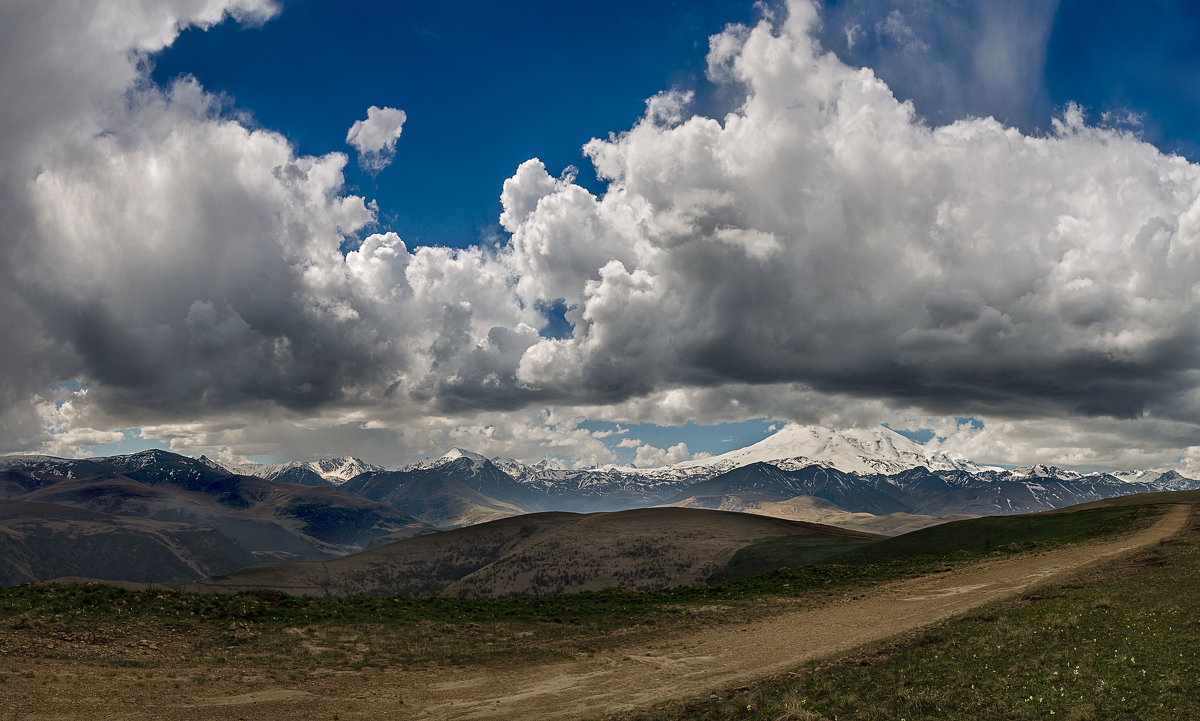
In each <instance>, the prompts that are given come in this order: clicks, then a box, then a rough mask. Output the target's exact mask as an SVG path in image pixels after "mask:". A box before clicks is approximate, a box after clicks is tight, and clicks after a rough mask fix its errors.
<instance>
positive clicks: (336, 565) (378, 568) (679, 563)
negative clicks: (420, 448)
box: [188, 508, 880, 597]
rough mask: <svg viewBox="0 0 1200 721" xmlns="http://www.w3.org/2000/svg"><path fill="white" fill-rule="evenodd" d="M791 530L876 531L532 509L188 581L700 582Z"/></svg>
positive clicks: (331, 588) (575, 586)
mask: <svg viewBox="0 0 1200 721" xmlns="http://www.w3.org/2000/svg"><path fill="white" fill-rule="evenodd" d="M768 537H788V538H792V539H794V540H795V542H796V543H799V544H801V545H806V546H810V547H812V548H814V549H815V548H819V549H822V550H821V552H822V553H825V554H827V553H832V552H834V551H835V550H839V551H844V550H849V549H851V548H855V547H858V546H860V545H863V544H864V543H867V542H869V541H872V540H875V539H878V538H880V537H879V536H875V535H872V534H866V533H861V532H857V531H849V530H844V529H838V528H833V527H829V526H819V525H816V524H810V523H802V522H798V521H786V520H781V519H775V518H768V517H764V516H755V515H749V514H739V513H726V512H723V511H708V510H699V509H685V508H646V509H636V510H630V511H620V512H615V513H595V514H587V515H578V514H572V513H561V512H559V513H535V514H531V515H525V516H520V517H515V518H505V519H501V520H497V521H491V522H489V523H483V524H480V525H477V526H471V527H468V528H460V529H456V530H453V531H446V532H443V533H438V534H434V535H429V536H421V537H417V538H412V539H408V540H405V541H399V542H396V543H392V544H389V545H387V546H383V547H380V548H377V549H373V550H370V551H367V552H365V553H360V554H357V555H354V556H348V557H345V558H340V559H335V560H331V561H325V562H321V563H288V564H278V563H277V564H267V565H263V566H257V567H254V568H248V569H243V570H241V571H238V572H236V573H232V574H228V575H225V576H218V577H214V578H209V579H204V580H203V581H199V582H197V583H194V584H191V585H189V586H188V589H189V590H196V591H204V592H236V591H240V590H246V589H263V588H266V589H276V590H281V591H285V592H288V593H294V594H301V595H329V596H343V595H351V594H366V595H385V594H386V595H393V594H394V595H412V596H421V595H452V596H467V597H503V596H511V595H549V594H555V593H567V592H573V591H583V590H594V589H600V588H606V587H610V586H625V587H629V588H639V589H658V588H665V587H668V586H677V585H682V584H696V583H703V582H705V581H706V580H707V579H709V578H710V577H712V576H713V575H714V574H717V573H720V572H722V571H724V570H725V569H726V567H727V566H728V565H729V562H730V559H731V558H733V556H734V554H735V553H736V552H737V551H738V550H739V549H741V548H743V547H745V546H747V545H750V544H752V543H754V542H755V541H758V540H760V539H763V538H768Z"/></svg>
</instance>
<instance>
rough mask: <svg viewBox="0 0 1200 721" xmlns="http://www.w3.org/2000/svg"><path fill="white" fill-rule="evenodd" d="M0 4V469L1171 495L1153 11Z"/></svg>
mask: <svg viewBox="0 0 1200 721" xmlns="http://www.w3.org/2000/svg"><path fill="white" fill-rule="evenodd" d="M567 5H569V7H564V6H563V4H561V3H550V2H527V3H516V4H505V5H498V4H496V3H482V2H467V3H460V4H455V5H454V6H453V7H450V6H445V4H424V3H423V4H418V3H410V2H394V3H383V2H359V1H357V0H356V1H348V2H341V3H327V2H319V1H318V0H296V1H295V2H283V3H275V2H272V1H271V0H162V1H161V2H150V1H138V2H135V1H134V0H98V1H94V2H83V1H82V0H79V1H76V2H72V1H69V0H62V1H59V2H47V3H6V4H5V5H4V6H3V7H0V55H2V57H3V62H2V63H0V97H2V98H3V99H4V102H2V103H0V253H2V254H3V260H2V262H0V313H3V315H4V318H5V322H4V323H3V324H0V344H3V347H4V348H5V349H6V353H5V354H4V355H3V357H2V359H0V452H40V453H50V454H54V455H68V456H70V455H89V454H106V453H113V452H126V451H132V450H137V449H140V448H145V447H160V448H169V449H171V450H175V451H178V452H183V453H192V454H199V453H205V454H207V455H209V456H211V457H215V458H218V459H224V460H228V461H236V460H238V459H241V458H254V459H270V460H282V459H289V458H308V457H315V456H330V455H358V456H361V457H363V458H365V459H367V460H369V461H373V462H377V463H383V464H399V463H404V462H406V461H410V460H414V459H416V458H420V457H423V456H428V455H437V454H440V453H441V452H442V451H444V450H445V449H447V448H449V447H452V446H461V447H465V448H470V449H473V450H476V451H479V452H483V453H486V454H489V455H502V456H511V457H516V458H519V459H522V460H526V461H536V460H539V459H541V458H545V457H557V458H560V459H564V460H567V461H569V462H575V463H579V464H583V465H591V464H602V463H612V462H620V463H629V462H634V463H637V464H638V465H642V466H648V465H660V464H662V463H668V462H674V461H680V460H687V459H689V458H693V457H697V456H698V455H702V454H704V453H712V454H716V453H720V452H723V451H726V450H730V449H732V448H736V447H739V446H742V445H745V444H747V443H750V442H753V441H755V440H758V439H760V438H762V437H763V436H765V435H766V434H768V433H770V432H771V430H772V429H773V428H777V427H778V426H779V424H781V423H785V422H800V423H819V424H824V425H829V426H832V427H847V426H864V425H868V426H869V425H875V424H879V423H886V424H887V425H888V426H889V427H891V428H895V429H899V430H903V431H905V432H907V433H908V434H909V435H910V436H912V437H915V438H918V439H920V440H922V441H924V442H926V443H927V444H931V445H936V446H938V447H939V450H943V451H945V452H948V453H952V454H955V455H960V456H964V457H968V458H971V459H974V460H976V461H979V462H983V463H997V464H1012V465H1016V464H1023V463H1033V462H1040V463H1055V464H1059V465H1064V466H1071V467H1078V468H1088V469H1091V468H1097V469H1099V468H1148V467H1154V468H1165V467H1173V468H1178V469H1180V470H1181V471H1183V472H1185V473H1186V472H1192V473H1200V391H1198V388H1200V286H1198V285H1197V283H1196V281H1197V279H1198V278H1200V257H1198V256H1200V202H1198V198H1200V166H1197V165H1196V161H1198V160H1200V128H1198V127H1197V126H1196V124H1195V123H1194V122H1193V119H1194V118H1195V117H1197V115H1198V112H1200V63H1197V62H1196V60H1197V58H1196V57H1195V55H1196V54H1197V53H1198V52H1200V51H1198V50H1197V48H1200V43H1197V42H1196V40H1197V38H1196V37H1195V35H1196V33H1197V31H1198V30H1200V9H1197V8H1195V7H1194V6H1193V5H1191V4H1189V3H1183V2H1167V1H1165V0H1162V1H1156V2H1149V3H1118V2H1083V1H1081V0H1065V1H1063V2H1057V3H1055V2H1047V1H1035V0H1025V1H1017V2H1013V3H1003V4H1001V3H984V2H977V3H976V2H953V1H951V0H898V1H896V2H882V1H880V0H847V1H843V2H825V3H821V2H807V1H806V0H792V1H791V2H783V1H779V2H767V3H757V4H755V3H750V2H729V1H726V0H708V1H706V2H695V3H675V2H654V1H651V2H645V3H640V4H638V5H637V6H636V7H634V6H630V7H627V8H622V9H621V10H620V11H616V10H614V8H613V6H612V5H611V4H610V3H587V2H581V3H571V4H567Z"/></svg>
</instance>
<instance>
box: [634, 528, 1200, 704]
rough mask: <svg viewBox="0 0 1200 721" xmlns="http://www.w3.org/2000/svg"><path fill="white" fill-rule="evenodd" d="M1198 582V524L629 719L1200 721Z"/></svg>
mask: <svg viewBox="0 0 1200 721" xmlns="http://www.w3.org/2000/svg"><path fill="white" fill-rule="evenodd" d="M1197 578H1200V522H1198V521H1197V519H1196V518H1193V519H1192V523H1191V527H1190V528H1189V530H1187V531H1185V533H1184V534H1182V535H1181V536H1178V537H1176V538H1174V539H1171V540H1168V541H1165V542H1163V543H1160V544H1159V545H1157V546H1155V547H1153V548H1150V549H1147V550H1144V551H1142V552H1139V553H1137V554H1135V555H1132V556H1129V557H1126V558H1124V559H1121V560H1119V561H1117V562H1114V563H1112V564H1108V565H1106V566H1103V567H1100V568H1097V569H1094V570H1092V571H1090V572H1087V573H1086V574H1084V575H1082V576H1080V577H1078V578H1075V579H1072V580H1071V581H1069V582H1067V583H1062V584H1057V585H1051V586H1046V587H1042V588H1039V589H1035V590H1034V591H1032V592H1029V593H1026V594H1024V595H1022V596H1020V597H1018V598H1017V599H1014V600H1010V601H1007V602H1002V603H999V604H995V605H992V606H990V607H988V608H985V609H982V610H980V611H978V612H974V613H971V614H968V615H966V616H963V617H960V618H958V619H954V620H950V621H947V622H944V623H942V624H939V625H937V626H935V627H933V628H931V629H928V630H926V631H923V632H917V633H914V634H912V635H909V636H907V637H905V638H902V639H900V640H897V641H895V642H892V643H890V644H887V645H884V646H882V647H878V648H874V649H870V650H867V651H864V652H862V653H860V654H858V655H856V656H852V657H849V658H844V659H842V660H839V661H836V662H831V663H825V664H818V665H815V666H810V667H808V668H806V669H804V670H801V671H799V672H796V673H795V674H791V675H788V676H785V677H779V678H774V679H770V680H767V681H765V682H763V683H761V684H757V685H754V686H753V687H749V688H743V689H740V690H735V691H733V692H726V693H723V694H718V698H715V699H710V700H704V701H696V702H688V703H681V704H677V705H673V706H670V707H668V708H665V709H660V710H656V711H652V712H644V713H639V714H632V715H627V716H621V717H620V718H622V719H627V720H630V721H632V720H636V721H676V720H681V719H689V720H692V719H706V720H714V719H772V720H773V721H784V720H787V719H796V720H803V721H826V720H829V721H832V720H835V719H838V720H840V719H866V720H872V719H880V720H882V719H905V720H906V721H933V720H935V719H936V720H938V721H941V720H943V719H963V720H967V719H971V720H974V719H989V720H991V719H998V720H1004V721H1009V720H1011V721H1017V720H1018V719H1021V720H1024V719H1051V720H1052V719H1066V720H1068V721H1118V720H1119V721H1125V720H1127V719H1137V720H1138V721H1154V720H1159V719H1161V720H1162V721H1167V720H1168V719H1170V720H1175V719H1194V718H1200V597H1198V596H1197V593H1196V589H1197V585H1196V583H1197V581H1196V579H1197Z"/></svg>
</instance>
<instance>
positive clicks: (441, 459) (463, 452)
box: [401, 448, 489, 471]
mask: <svg viewBox="0 0 1200 721" xmlns="http://www.w3.org/2000/svg"><path fill="white" fill-rule="evenodd" d="M460 458H466V459H467V460H469V461H474V462H476V463H480V462H483V461H486V460H489V459H488V457H487V456H485V455H483V454H482V453H476V452H475V451H468V450H467V449H465V448H451V449H450V450H448V451H446V452H445V453H443V454H442V455H440V456H438V457H437V458H426V459H425V460H423V461H417V462H416V463H412V464H409V465H407V466H405V467H404V468H403V469H401V470H405V471H423V470H427V469H430V468H440V467H441V466H444V465H446V464H447V463H453V462H454V461H457V460H459V459H460Z"/></svg>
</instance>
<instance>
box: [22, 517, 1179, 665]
mask: <svg viewBox="0 0 1200 721" xmlns="http://www.w3.org/2000/svg"><path fill="white" fill-rule="evenodd" d="M1146 503H1149V501H1146V502H1144V503H1143V505H1141V506H1138V505H1130V506H1128V507H1126V508H1124V509H1118V511H1119V512H1114V510H1113V509H1107V508H1101V509H1096V510H1091V511H1086V512H1081V513H1076V514H1070V513H1066V514H1039V516H1043V515H1044V516H1046V517H1047V518H1046V519H1043V520H1039V521H1036V522H1035V525H1036V524H1041V525H1039V526H1038V528H1039V529H1040V531H1038V532H1037V533H1034V532H1032V531H1030V528H1029V527H1028V526H1027V525H1026V524H1028V523H1029V522H1028V521H1027V520H1026V519H1028V518H1037V517H1005V518H998V519H974V520H972V521H966V522H961V523H962V525H961V527H959V528H958V529H957V530H954V532H953V533H942V534H941V535H936V536H933V535H929V534H928V533H927V531H931V530H935V529H924V530H923V531H918V532H916V533H914V534H909V535H918V534H925V536H924V538H925V539H926V540H923V541H921V542H920V543H918V544H915V545H912V546H911V547H908V550H906V551H905V553H907V554H908V555H904V554H903V553H901V552H900V551H896V552H886V553H878V554H877V557H876V558H875V559H873V560H870V561H868V560H864V559H859V560H857V561H855V562H854V563H842V562H840V559H839V562H838V563H819V564H814V565H806V566H799V567H794V568H777V569H775V570H772V571H769V572H766V573H760V574H757V575H753V576H749V577H744V578H733V579H729V580H725V581H723V582H720V583H714V584H711V585H704V586H685V587H678V588H672V589H665V590H661V591H653V592H639V591H631V590H625V589H615V588H614V589H607V590H604V591H595V592H584V593H576V594H566V595H560V596H550V597H540V598H505V599H461V598H405V597H361V596H359V597H346V598H315V597H300V596H288V595H285V594H282V593H279V592H264V591H254V592H244V593H239V594H236V595H212V594H191V593H179V592H176V591H173V590H170V589H168V588H154V589H148V590H141V591H127V590H123V589H120V588H115V587H110V586H105V585H100V584H86V585H83V584H76V585H57V584H31V585H24V586H17V587H12V588H5V589H0V653H18V654H22V655H32V656H44V657H73V658H80V657H82V658H89V657H90V658H95V659H98V660H103V661H105V662H108V663H113V664H134V665H153V664H155V663H173V662H179V661H186V662H195V663H204V664H213V665H217V666H226V665H233V666H250V667H258V668H272V669H313V668H329V667H339V668H350V669H353V668H362V667H366V666H408V665H415V664H429V663H437V664H444V663H477V662H489V661H496V662H503V661H510V660H514V659H518V658H521V659H528V658H536V657H541V656H547V655H564V656H569V655H575V654H578V653H591V652H596V651H599V650H602V649H604V648H608V647H611V646H613V645H616V644H619V643H629V642H636V641H638V640H641V639H644V638H648V637H650V636H654V635H656V634H660V633H663V632H671V631H673V630H678V629H680V628H685V627H695V626H698V625H708V624H719V623H729V622H738V621H744V620H748V619H751V618H754V617H757V616H760V615H764V614H768V613H772V612H778V611H779V610H781V608H783V607H787V608H795V607H796V606H797V605H802V604H810V603H820V602H824V601H825V600H827V599H829V598H830V597H836V596H838V595H840V594H843V593H847V592H859V591H861V590H862V589H863V588H865V587H869V586H870V585H872V584H877V583H883V582H887V581H892V580H897V579H900V578H906V577H911V576H914V575H919V574H923V573H929V572H934V571H938V570H945V569H948V568H949V567H951V566H953V565H956V564H959V563H963V562H969V561H972V560H975V559H978V558H982V557H985V556H996V555H1004V554H1008V553H1015V552H1020V551H1023V550H1028V549H1029V548H1030V547H1031V546H1030V544H1031V543H1033V544H1038V545H1037V546H1034V547H1050V546H1053V545H1060V544H1062V543H1067V542H1073V541H1078V540H1089V539H1091V538H1096V537H1100V536H1104V535H1109V534H1113V533H1118V532H1122V531H1125V530H1129V529H1130V528H1132V527H1136V526H1138V525H1141V524H1145V523H1149V522H1150V521H1151V520H1152V517H1153V516H1155V515H1157V513H1159V512H1161V510H1162V507H1161V506H1154V505H1145V504H1146ZM1060 516H1061V517H1060ZM1066 517H1070V518H1066ZM978 521H988V522H992V523H991V525H989V526H988V528H989V529H991V530H989V531H988V532H989V533H991V534H993V535H994V537H995V538H997V539H1007V538H1009V536H1008V535H1005V534H1004V533H1003V532H1002V530H997V528H998V527H1003V526H1005V525H1006V524H1013V525H1014V527H1017V526H1019V527H1020V528H1021V529H1023V530H1021V531H1020V533H1031V534H1032V535H1031V536H1029V537H1030V538H1035V539H1036V540H1031V541H1022V542H1004V543H994V544H993V546H992V548H991V550H986V549H984V548H973V547H972V546H971V545H970V543H969V542H970V541H972V540H973V539H975V538H976V537H977V536H978V535H979V534H978V533H976V530H973V527H972V526H971V525H970V524H972V523H977V522H978ZM947 525H957V524H947ZM1013 534H1016V535H1019V534H1018V533H1017V532H1016V531H1014V532H1013ZM1013 534H1010V535H1013ZM1016 535H1013V537H1016ZM903 538H905V537H904V536H900V537H896V538H893V539H886V540H884V541H880V542H877V543H878V544H880V545H883V544H893V543H901V541H900V539H903ZM872 545H873V546H874V545H875V544H872ZM913 549H920V550H921V552H920V553H917V552H916V551H915V550H913ZM861 550H866V549H860V551H861ZM857 552H858V551H855V553H857ZM781 604H783V605H782V606H781Z"/></svg>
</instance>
